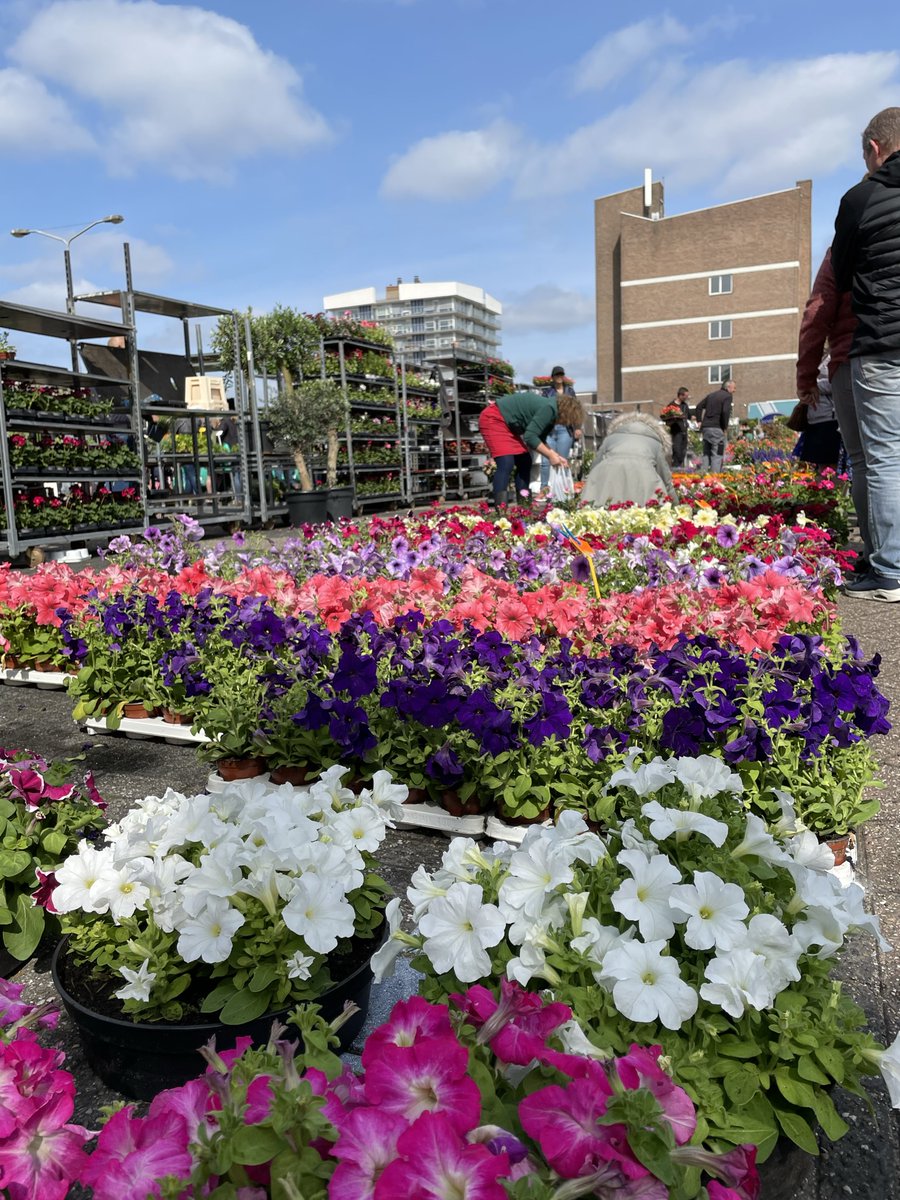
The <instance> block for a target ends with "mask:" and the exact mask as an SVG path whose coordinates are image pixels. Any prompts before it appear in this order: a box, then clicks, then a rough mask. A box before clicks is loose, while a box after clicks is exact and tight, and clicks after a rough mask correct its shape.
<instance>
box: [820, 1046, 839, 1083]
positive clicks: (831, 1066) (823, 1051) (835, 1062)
mask: <svg viewBox="0 0 900 1200" xmlns="http://www.w3.org/2000/svg"><path fill="white" fill-rule="evenodd" d="M814 1053H815V1056H816V1058H817V1059H818V1060H819V1062H820V1063H821V1065H822V1066H823V1067H824V1068H825V1070H826V1071H827V1072H828V1074H829V1075H830V1076H831V1078H832V1079H835V1080H837V1082H838V1083H841V1082H843V1079H844V1056H843V1054H841V1052H840V1051H839V1050H835V1049H834V1048H833V1047H832V1046H819V1048H818V1049H817V1050H816V1051H815V1052H814Z"/></svg>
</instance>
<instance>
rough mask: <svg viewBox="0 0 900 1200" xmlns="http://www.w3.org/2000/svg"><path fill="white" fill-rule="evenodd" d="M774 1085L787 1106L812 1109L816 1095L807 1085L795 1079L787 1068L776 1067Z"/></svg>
mask: <svg viewBox="0 0 900 1200" xmlns="http://www.w3.org/2000/svg"><path fill="white" fill-rule="evenodd" d="M775 1085H776V1087H777V1088H778V1090H779V1092H781V1094H782V1096H784V1098H785V1100H787V1102H788V1104H796V1105H797V1107H798V1108H814V1107H815V1104H816V1093H815V1091H814V1090H813V1089H812V1088H811V1087H810V1085H809V1084H808V1083H804V1082H803V1081H802V1080H801V1079H797V1077H796V1076H795V1075H792V1074H791V1073H790V1071H789V1070H788V1069H787V1067H778V1068H777V1070H776V1071H775Z"/></svg>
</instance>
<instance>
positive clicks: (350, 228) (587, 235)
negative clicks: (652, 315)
mask: <svg viewBox="0 0 900 1200" xmlns="http://www.w3.org/2000/svg"><path fill="white" fill-rule="evenodd" d="M0 46H2V47H3V50H2V52H0V112H2V113H3V120H2V122H0V151H2V152H3V162H4V183H3V214H4V218H5V226H6V228H12V227H14V226H31V227H37V228H41V229H45V230H53V231H55V232H61V233H66V232H71V231H73V230H74V229H77V228H78V227H79V225H81V224H85V223H87V222H88V221H90V220H93V219H94V218H95V217H99V216H102V215H105V214H107V213H111V212H121V213H123V214H125V217H126V222H125V224H123V225H121V226H118V227H106V228H103V227H101V228H100V229H98V230H94V231H92V232H90V233H88V234H86V235H85V236H84V237H83V238H80V239H79V240H77V241H76V242H75V243H74V244H73V246H72V256H73V262H74V273H75V280H76V290H82V291H89V290H96V289H99V288H107V287H109V288H112V287H118V286H120V285H121V280H122V270H121V244H122V241H123V240H124V238H126V237H127V239H128V240H129V242H130V244H131V246H132V253H133V257H134V263H135V275H136V284H137V286H138V287H140V288H143V289H144V290H147V291H159V292H163V293H165V294H168V295H173V296H182V297H185V298H190V299H193V300H198V301H202V302H205V303H210V304H221V305H223V306H227V307H231V306H235V307H239V308H243V307H246V306H247V305H252V306H253V307H254V309H257V310H260V311H262V310H265V309H267V308H269V307H270V306H271V305H272V304H275V303H279V302H280V303H285V304H290V305H294V306H296V307H300V308H306V309H318V308H320V307H321V302H322V297H323V296H324V295H325V294H327V293H329V292H334V291H341V290H346V289H350V288H354V287H363V286H368V285H376V286H377V287H378V288H379V289H381V288H383V286H384V285H385V284H386V283H388V282H392V281H393V280H394V279H395V278H396V277H397V276H398V275H402V276H403V277H404V278H405V279H411V278H412V276H413V275H414V274H418V275H419V276H420V277H421V278H422V279H423V280H428V279H440V280H445V279H458V280H461V281H463V282H466V283H470V284H474V285H476V286H481V287H484V288H486V289H487V290H488V291H489V292H491V293H492V294H493V295H495V296H497V297H498V299H500V300H501V302H502V303H503V306H504V318H503V326H504V328H503V350H504V353H505V355H506V356H507V357H508V358H510V359H511V360H512V361H513V363H514V365H515V366H516V368H517V373H518V375H519V377H520V378H527V377H529V376H530V375H531V374H532V373H534V372H536V371H539V370H549V368H550V367H551V366H552V365H554V364H555V363H557V362H561V363H563V364H564V365H566V366H567V368H568V369H569V372H570V374H573V375H575V377H576V379H577V382H578V384H579V386H580V387H584V388H590V387H592V386H593V385H594V378H595V364H594V332H593V323H592V322H593V304H594V297H593V209H592V201H593V199H594V198H595V197H596V196H598V195H603V194H605V193H608V192H612V191H618V190H620V189H622V188H625V187H631V186H636V185H638V184H639V183H640V182H641V179H642V172H643V168H644V167H645V166H650V167H652V168H653V171H654V176H655V177H656V178H662V179H664V181H665V184H666V208H667V212H668V213H670V214H672V213H676V212H682V211H688V210H691V209H695V208H699V207H703V206H705V205H708V204H716V203H723V202H726V201H728V200H732V199H738V198H741V197H744V196H750V195H755V194H759V193H762V192H768V191H773V190H777V189H779V188H783V187H790V186H791V185H793V183H794V182H795V181H796V180H797V179H800V178H812V179H813V257H814V259H815V261H816V263H817V262H818V259H819V258H820V257H821V254H822V252H823V251H824V249H825V247H826V246H827V245H828V243H829V241H830V230H831V224H832V221H833V217H834V212H835V209H836V206H837V202H838V200H839V198H840V195H841V193H842V192H843V191H844V190H846V188H847V187H849V186H850V185H851V184H853V183H854V182H856V181H857V180H858V178H859V177H860V175H861V173H862V170H863V163H862V156H861V152H860V143H859V132H860V130H861V129H862V128H863V126H864V125H865V122H866V120H867V119H868V118H869V117H870V116H871V115H872V114H873V113H875V112H876V111H878V110H879V109H880V108H882V107H885V106H886V105H888V104H900V52H898V49H897V47H898V46H900V16H898V15H897V10H894V9H893V8H892V6H890V5H884V4H877V5H876V4H874V3H858V4H856V5H854V6H853V7H852V9H850V8H848V6H847V5H846V3H841V4H837V3H835V0H818V2H813V0H801V2H799V3H785V2H784V0H781V2H780V3H775V2H773V0H754V3H753V4H752V5H751V4H749V3H744V4H735V5H732V6H724V7H723V6H719V5H712V4H701V3H677V4H672V5H668V6H665V5H656V4H633V3H632V4H624V3H615V2H613V3H601V2H600V0H557V2H556V3H555V4H550V3H548V2H547V0H315V2H312V0H256V2H255V3H252V4H250V3H238V2H237V0H214V2H213V3H210V4H208V5H187V4H179V3H161V2H155V0H51V2H50V3H40V2H37V3H36V2H34V0H0ZM61 260H62V254H61V247H59V246H57V245H56V244H54V243H52V242H49V241H45V240H43V239H39V238H34V237H31V238H27V239H22V240H14V239H12V238H9V237H6V236H4V237H2V240H0V295H2V296H4V297H8V298H13V299H18V300H20V301H22V302H24V303H33V304H37V305H42V306H47V307H62V303H63V297H64V288H63V277H62V261H61ZM143 329H144V336H143V338H142V341H143V342H144V344H145V345H148V346H157V347H160V348H162V347H166V348H168V347H172V348H177V347H178V346H179V344H180V331H178V330H175V329H173V328H172V327H170V326H166V325H164V324H149V325H145V326H144V327H143ZM17 340H18V342H19V352H20V355H23V354H24V353H27V354H28V355H29V356H33V354H34V353H35V352H36V349H35V348H34V347H33V345H31V346H30V345H29V344H28V342H27V340H26V339H23V338H19V339H17ZM53 349H54V347H52V345H48V344H46V343H45V344H44V345H43V346H42V347H41V351H40V352H41V353H42V355H43V357H44V358H45V359H47V360H50V359H51V357H54V356H53V355H52V351H53ZM55 358H56V359H57V360H60V357H59V354H58V353H57V354H56V356H55ZM64 360H65V355H64V354H63V356H62V359H61V360H60V361H64Z"/></svg>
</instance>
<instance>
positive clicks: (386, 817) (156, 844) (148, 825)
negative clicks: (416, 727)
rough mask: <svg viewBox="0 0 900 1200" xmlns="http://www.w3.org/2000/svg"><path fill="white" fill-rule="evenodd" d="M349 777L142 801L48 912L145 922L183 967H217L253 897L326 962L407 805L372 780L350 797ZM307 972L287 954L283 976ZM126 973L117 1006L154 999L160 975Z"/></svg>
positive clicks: (68, 872)
mask: <svg viewBox="0 0 900 1200" xmlns="http://www.w3.org/2000/svg"><path fill="white" fill-rule="evenodd" d="M347 770H348V768H346V767H340V766H334V767H331V768H330V769H329V770H328V771H326V772H325V773H324V774H323V775H322V777H321V778H320V779H318V780H317V781H316V782H315V783H313V784H311V785H310V787H309V788H308V789H307V790H301V789H298V788H294V787H292V786H291V785H290V784H283V785H282V786H280V787H278V786H275V785H273V784H271V783H269V782H267V781H262V780H254V779H250V780H245V781H242V782H239V783H231V784H229V785H228V786H227V787H225V788H224V789H223V790H222V791H221V792H219V793H217V794H215V795H206V794H202V795H198V796H190V797H188V796H183V795H181V794H180V793H179V792H175V791H172V790H171V789H169V790H168V791H167V792H166V793H165V795H164V796H161V797H159V796H147V797H145V798H144V799H143V800H141V801H140V802H139V803H138V804H137V805H136V806H135V807H134V808H133V809H131V810H130V812H129V813H128V814H127V816H126V817H125V818H124V819H123V820H122V821H120V822H119V823H118V824H117V825H111V826H110V827H109V828H108V829H107V830H106V833H105V838H106V845H105V846H103V847H102V848H99V849H97V848H95V847H93V846H91V845H90V844H89V843H88V842H86V841H82V842H81V843H80V844H79V847H78V852H77V853H76V854H73V855H71V856H70V857H69V858H67V859H66V860H65V862H64V863H63V864H62V866H61V867H60V868H59V870H58V871H57V872H56V878H57V887H56V889H55V891H54V893H53V903H54V905H55V907H56V909H57V910H58V911H59V912H60V913H70V912H73V911H76V910H80V911H82V912H85V913H97V914H108V916H109V918H110V919H111V920H112V922H113V923H115V924H118V923H120V922H121V921H122V920H124V919H126V918H128V917H132V916H134V915H135V913H137V912H139V911H144V912H147V913H149V914H152V917H153V920H154V922H155V924H156V925H157V927H158V928H159V929H161V930H162V931H163V932H165V933H172V932H174V931H177V933H178V943H177V950H178V954H179V955H180V956H181V958H182V959H183V960H184V961H185V962H196V961H198V960H202V961H203V962H205V963H221V962H225V961H226V960H227V959H228V957H229V955H230V954H231V950H232V943H233V939H234V936H235V934H236V933H237V931H238V930H239V929H240V927H241V926H242V925H243V924H244V921H245V917H244V915H243V913H242V912H241V911H240V908H239V907H238V906H237V905H236V904H235V900H236V898H237V897H239V896H250V897H255V898H256V899H257V900H258V901H259V902H260V903H261V904H262V905H263V907H264V908H265V910H266V911H267V912H268V913H269V914H270V915H271V916H272V917H273V918H274V917H275V916H276V914H277V915H279V916H280V917H281V919H282V920H283V921H284V924H285V925H286V926H287V928H288V929H290V930H291V931H292V932H293V933H296V934H297V935H299V936H300V937H301V938H302V939H303V941H304V943H305V945H306V946H307V947H308V949H309V950H311V951H312V952H313V953H314V954H317V953H318V954H327V953H328V952H329V951H331V950H333V949H334V948H335V946H336V945H337V943H338V940H339V939H340V938H344V937H350V936H351V935H352V934H353V926H354V917H355V914H354V909H353V906H352V905H351V904H350V902H349V901H348V899H347V896H348V894H349V893H350V892H352V891H354V890H355V889H356V888H358V887H360V886H361V885H362V883H363V879H364V872H365V860H364V859H363V855H362V852H363V851H375V850H377V849H378V847H379V846H380V845H381V842H382V841H383V840H384V837H385V833H386V830H387V828H388V826H389V825H391V824H392V823H393V818H395V817H396V816H397V815H399V811H400V808H401V806H402V803H403V801H404V799H405V798H406V796H407V795H408V789H407V788H406V787H404V786H400V785H396V784H394V783H393V782H392V779H391V776H390V775H389V773H388V772H387V771H379V772H378V773H377V774H376V775H375V777H374V779H373V781H372V787H371V789H366V790H363V791H362V792H361V793H360V794H359V796H357V795H355V794H354V792H352V791H351V790H350V789H349V788H347V787H344V786H343V785H342V783H341V780H342V778H343V777H344V775H345V774H346V773H347ZM313 962H314V959H313V958H312V957H309V956H306V955H303V954H300V953H297V954H294V955H293V956H292V958H291V959H290V960H289V961H288V962H287V963H286V964H285V967H286V973H287V975H288V978H292V979H304V978H309V975H310V967H311V965H312V964H313ZM122 975H123V977H124V978H125V979H126V986H125V987H123V988H122V989H121V990H120V991H119V992H117V993H116V995H117V996H119V998H120V999H123V1000H126V999H134V1000H141V1001H146V1000H148V999H149V997H150V993H151V989H152V984H153V980H154V979H155V977H156V976H155V973H154V972H152V971H149V970H148V963H147V962H144V963H143V964H142V965H141V967H140V969H139V970H138V971H133V970H131V969H129V968H123V969H122Z"/></svg>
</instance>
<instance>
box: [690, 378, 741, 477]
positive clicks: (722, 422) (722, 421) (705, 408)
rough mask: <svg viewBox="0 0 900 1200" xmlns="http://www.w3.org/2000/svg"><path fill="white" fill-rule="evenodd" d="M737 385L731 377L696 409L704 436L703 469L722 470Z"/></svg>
mask: <svg viewBox="0 0 900 1200" xmlns="http://www.w3.org/2000/svg"><path fill="white" fill-rule="evenodd" d="M736 386H737V385H736V384H735V382H734V380H733V379H729V380H728V382H727V383H723V384H722V386H721V387H720V388H719V390H718V391H716V392H710V393H709V395H708V396H704V397H703V399H702V400H701V401H700V403H699V404H698V405H697V407H696V409H695V410H694V417H695V418H696V419H697V420H698V421H699V422H700V435H701V437H702V438H703V470H704V471H711V472H712V473H713V474H715V473H716V472H717V471H721V470H722V462H723V460H724V458H725V442H726V440H727V438H726V433H725V431H726V430H727V429H728V422H729V421H730V420H731V397H732V396H733V395H734V389H735V387H736Z"/></svg>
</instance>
